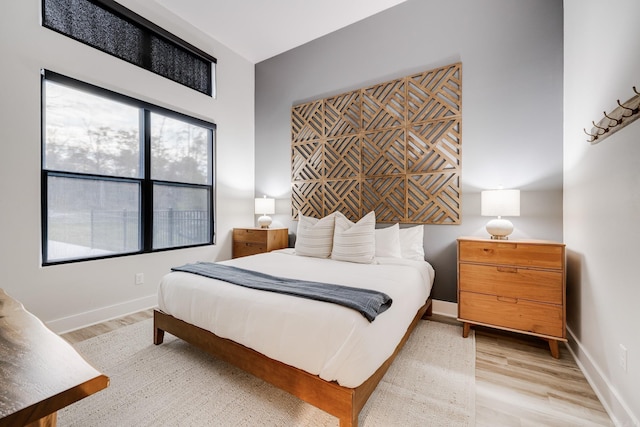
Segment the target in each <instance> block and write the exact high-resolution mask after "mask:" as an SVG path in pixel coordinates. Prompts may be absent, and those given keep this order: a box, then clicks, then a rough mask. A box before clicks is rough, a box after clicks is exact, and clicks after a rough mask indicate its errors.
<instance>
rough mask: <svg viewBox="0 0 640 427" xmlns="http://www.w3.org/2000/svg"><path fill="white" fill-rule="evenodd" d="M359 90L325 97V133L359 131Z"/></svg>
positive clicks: (338, 133) (334, 133)
mask: <svg viewBox="0 0 640 427" xmlns="http://www.w3.org/2000/svg"><path fill="white" fill-rule="evenodd" d="M360 109H361V104H360V92H349V93H345V94H343V95H339V96H335V97H333V98H327V99H326V100H325V103H324V125H325V135H326V136H328V137H331V136H336V135H349V134H353V133H358V132H360V122H361V115H360Z"/></svg>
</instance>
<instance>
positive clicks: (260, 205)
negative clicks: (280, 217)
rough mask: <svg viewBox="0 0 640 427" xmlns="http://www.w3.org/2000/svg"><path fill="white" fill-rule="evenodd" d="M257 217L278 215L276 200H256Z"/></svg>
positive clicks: (265, 198)
mask: <svg viewBox="0 0 640 427" xmlns="http://www.w3.org/2000/svg"><path fill="white" fill-rule="evenodd" d="M255 213H256V215H271V214H274V213H276V200H275V199H269V198H267V197H263V198H260V199H256V209H255Z"/></svg>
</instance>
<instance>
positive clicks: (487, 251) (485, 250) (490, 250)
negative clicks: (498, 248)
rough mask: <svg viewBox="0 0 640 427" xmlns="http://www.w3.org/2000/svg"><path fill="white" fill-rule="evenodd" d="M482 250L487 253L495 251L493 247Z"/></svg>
mask: <svg viewBox="0 0 640 427" xmlns="http://www.w3.org/2000/svg"><path fill="white" fill-rule="evenodd" d="M482 250H483V251H484V253H486V254H491V253H493V249H489V248H483V249H482Z"/></svg>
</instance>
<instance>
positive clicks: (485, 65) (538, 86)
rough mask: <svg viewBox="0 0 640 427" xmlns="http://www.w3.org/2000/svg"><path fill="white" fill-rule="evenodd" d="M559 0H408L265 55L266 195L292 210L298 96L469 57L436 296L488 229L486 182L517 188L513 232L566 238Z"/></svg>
mask: <svg viewBox="0 0 640 427" xmlns="http://www.w3.org/2000/svg"><path fill="white" fill-rule="evenodd" d="M562 13H563V11H562V2H561V1H558V0H536V1H517V2H515V1H513V0H482V1H473V0H450V1H441V0H409V1H407V2H405V3H402V4H400V5H398V6H395V7H393V8H391V9H388V10H386V11H384V12H381V13H379V14H377V15H374V16H373V17H370V18H368V19H365V20H362V21H360V22H357V23H355V24H353V25H351V26H349V27H346V28H343V29H341V30H339V31H336V32H334V33H331V34H329V35H327V36H325V37H322V38H320V39H316V40H314V41H312V42H309V43H307V44H305V45H303V46H301V47H298V48H296V49H293V50H290V51H288V52H285V53H283V54H281V55H278V56H276V57H273V58H270V59H268V60H266V61H263V62H260V63H258V64H257V65H256V69H255V74H256V83H255V90H256V98H255V108H256V110H255V119H256V123H255V129H256V137H255V140H256V147H255V163H256V164H255V180H256V181H255V182H256V184H255V185H256V195H257V196H262V195H263V194H266V195H268V196H270V197H275V198H276V200H277V203H276V211H277V212H276V215H274V216H273V218H274V220H275V222H276V224H281V225H284V226H286V227H288V228H289V230H290V233H291V234H295V231H296V227H297V222H295V221H292V220H291V214H290V212H291V201H290V196H291V184H290V183H291V176H290V174H291V172H290V163H291V150H290V145H291V136H290V134H291V130H290V126H291V124H290V114H291V107H292V106H293V105H296V104H299V103H302V102H306V101H311V100H314V99H318V98H324V97H327V96H330V95H335V94H340V93H343V92H346V91H350V90H354V89H358V88H361V87H364V86H367V85H370V84H375V83H379V82H384V81H387V80H391V79H395V78H399V77H403V76H406V75H409V74H411V73H415V72H419V71H424V70H428V69H431V68H436V67H440V66H443V65H447V64H450V63H453V62H457V61H461V62H462V75H463V95H462V96H463V113H462V121H463V122H462V139H463V140H462V191H463V194H462V223H461V224H460V225H427V226H425V236H424V245H425V252H426V258H427V260H428V261H429V262H431V263H432V265H433V266H434V268H435V270H436V282H435V287H434V290H433V296H434V298H435V299H438V300H442V301H450V302H455V301H456V300H457V296H456V238H457V237H459V236H466V235H476V236H488V235H487V234H486V231H485V230H484V225H485V224H486V222H487V221H488V220H489V219H490V218H485V217H481V216H480V195H479V192H480V191H481V190H483V189H490V188H498V187H500V186H502V187H504V188H519V189H520V190H521V191H522V194H521V200H522V202H521V216H520V217H516V218H511V220H512V222H513V223H514V225H515V228H516V230H515V231H514V234H513V235H512V236H513V237H514V238H537V239H551V240H559V241H561V240H562V238H563V236H562V136H563V135H562V120H563V118H562V76H563V15H562Z"/></svg>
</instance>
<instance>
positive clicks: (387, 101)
mask: <svg viewBox="0 0 640 427" xmlns="http://www.w3.org/2000/svg"><path fill="white" fill-rule="evenodd" d="M406 101H407V94H406V82H405V79H400V80H394V81H392V82H387V83H382V84H379V85H376V86H372V87H370V88H366V89H362V127H363V128H364V129H365V130H373V129H385V128H389V127H397V126H402V125H403V124H404V122H405V114H406V104H407V102H406Z"/></svg>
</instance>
